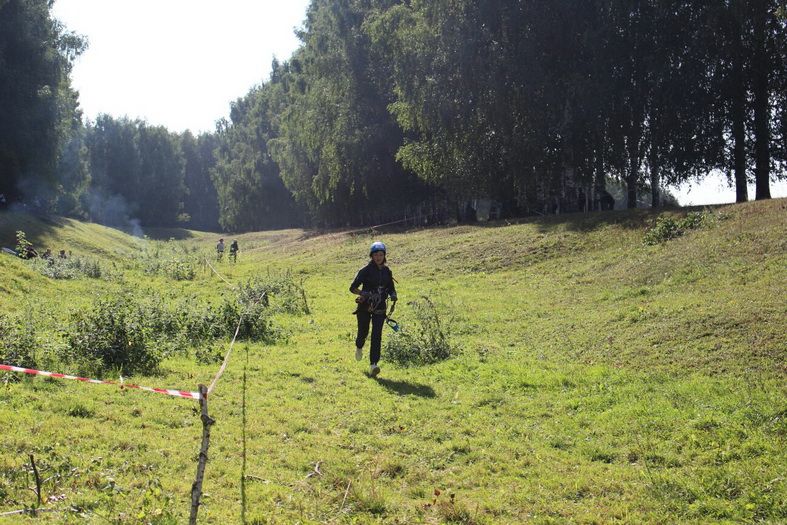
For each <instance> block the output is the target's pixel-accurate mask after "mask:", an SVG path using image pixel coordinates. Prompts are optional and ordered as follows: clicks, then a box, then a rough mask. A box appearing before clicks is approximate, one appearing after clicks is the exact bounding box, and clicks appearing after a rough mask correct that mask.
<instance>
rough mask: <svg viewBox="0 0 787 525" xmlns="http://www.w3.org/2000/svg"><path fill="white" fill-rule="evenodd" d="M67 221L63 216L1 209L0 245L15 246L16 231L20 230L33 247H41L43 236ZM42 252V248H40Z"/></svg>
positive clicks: (12, 247)
mask: <svg viewBox="0 0 787 525" xmlns="http://www.w3.org/2000/svg"><path fill="white" fill-rule="evenodd" d="M67 223H68V219H66V218H64V217H56V216H49V215H44V214H38V213H32V212H28V211H12V210H3V211H2V212H0V246H5V247H8V248H11V249H14V248H15V247H16V232H17V230H22V231H23V232H25V236H26V238H27V240H28V241H30V242H31V243H33V247H34V248H35V249H39V248H41V247H42V241H41V239H43V238H44V237H46V236H48V235H51V234H52V233H53V232H55V231H57V230H58V229H59V228H62V227H63V226H65V225H66V224H67ZM42 252H43V250H42Z"/></svg>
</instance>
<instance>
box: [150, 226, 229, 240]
mask: <svg viewBox="0 0 787 525" xmlns="http://www.w3.org/2000/svg"><path fill="white" fill-rule="evenodd" d="M142 230H143V231H144V232H145V235H146V236H147V237H148V239H153V240H155V241H167V240H169V239H175V240H176V241H183V240H186V239H191V238H192V237H194V233H192V232H191V230H186V229H184V228H160V227H150V228H148V227H143V228H142ZM217 235H219V237H220V236H221V235H220V234H217Z"/></svg>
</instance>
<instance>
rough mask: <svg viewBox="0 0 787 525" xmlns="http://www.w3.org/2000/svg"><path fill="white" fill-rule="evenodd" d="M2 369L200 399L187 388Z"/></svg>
mask: <svg viewBox="0 0 787 525" xmlns="http://www.w3.org/2000/svg"><path fill="white" fill-rule="evenodd" d="M0 370H7V371H9V372H23V373H25V374H30V375H38V376H47V377H54V378H57V379H74V380H76V381H82V382H83V383H93V384H97V385H119V386H120V388H134V389H136V390H145V391H146V392H156V393H157V394H166V395H168V396H175V397H183V398H186V399H200V397H201V396H200V393H199V392H188V391H185V390H173V389H171V388H151V387H149V386H139V385H132V384H128V383H117V382H115V381H102V380H100V379H88V378H86V377H78V376H70V375H66V374H58V373H55V372H44V371H43V370H34V369H32V368H22V367H19V366H11V365H3V364H0Z"/></svg>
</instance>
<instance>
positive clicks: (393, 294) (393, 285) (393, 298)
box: [388, 272, 397, 302]
mask: <svg viewBox="0 0 787 525" xmlns="http://www.w3.org/2000/svg"><path fill="white" fill-rule="evenodd" d="M388 295H389V296H390V297H391V301H393V302H396V300H397V297H396V281H394V278H393V272H391V286H390V287H389V288H388Z"/></svg>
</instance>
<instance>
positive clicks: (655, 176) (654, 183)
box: [650, 154, 661, 208]
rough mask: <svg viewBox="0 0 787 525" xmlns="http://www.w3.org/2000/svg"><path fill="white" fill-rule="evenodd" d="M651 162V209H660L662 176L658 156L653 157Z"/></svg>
mask: <svg viewBox="0 0 787 525" xmlns="http://www.w3.org/2000/svg"><path fill="white" fill-rule="evenodd" d="M651 157H652V158H651V161H650V207H651V208H658V207H659V206H661V188H660V185H661V180H660V179H661V176H660V174H659V165H658V161H657V160H656V155H655V154H654V155H652V156H651Z"/></svg>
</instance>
